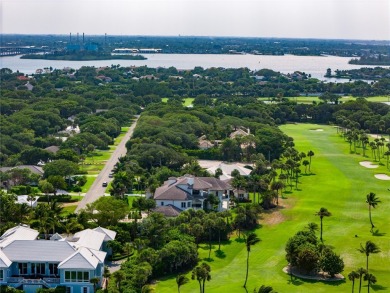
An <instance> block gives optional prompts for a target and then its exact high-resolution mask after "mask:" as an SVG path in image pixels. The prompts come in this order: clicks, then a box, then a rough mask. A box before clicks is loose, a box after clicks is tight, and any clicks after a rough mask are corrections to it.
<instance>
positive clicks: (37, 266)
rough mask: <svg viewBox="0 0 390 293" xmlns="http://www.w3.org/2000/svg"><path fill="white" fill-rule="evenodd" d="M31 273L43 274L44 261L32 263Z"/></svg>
mask: <svg viewBox="0 0 390 293" xmlns="http://www.w3.org/2000/svg"><path fill="white" fill-rule="evenodd" d="M31 273H32V274H33V275H45V274H46V272H45V264H44V263H32V264H31Z"/></svg>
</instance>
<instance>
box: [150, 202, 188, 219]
mask: <svg viewBox="0 0 390 293" xmlns="http://www.w3.org/2000/svg"><path fill="white" fill-rule="evenodd" d="M153 212H156V213H160V214H163V215H164V216H166V217H177V216H178V215H180V213H181V212H182V210H181V209H179V208H177V207H175V206H173V205H170V204H168V205H166V206H158V207H156V208H155V209H153Z"/></svg>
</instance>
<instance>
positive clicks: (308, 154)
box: [307, 150, 314, 173]
mask: <svg viewBox="0 0 390 293" xmlns="http://www.w3.org/2000/svg"><path fill="white" fill-rule="evenodd" d="M307 156H308V157H309V172H310V173H311V170H310V168H311V157H312V156H314V152H313V151H312V150H310V151H308V153H307Z"/></svg>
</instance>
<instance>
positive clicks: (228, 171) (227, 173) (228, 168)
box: [206, 162, 252, 181]
mask: <svg viewBox="0 0 390 293" xmlns="http://www.w3.org/2000/svg"><path fill="white" fill-rule="evenodd" d="M245 166H246V165H244V164H242V163H225V162H220V163H219V164H215V165H213V166H211V167H209V168H207V169H206V170H207V172H209V173H210V174H212V175H214V174H215V172H216V170H217V169H221V171H222V175H221V176H220V177H219V179H221V180H222V181H226V180H229V179H231V178H232V176H231V175H232V172H233V171H234V170H237V171H238V172H239V173H240V175H241V176H249V175H250V174H251V172H252V170H251V169H249V168H247V167H245Z"/></svg>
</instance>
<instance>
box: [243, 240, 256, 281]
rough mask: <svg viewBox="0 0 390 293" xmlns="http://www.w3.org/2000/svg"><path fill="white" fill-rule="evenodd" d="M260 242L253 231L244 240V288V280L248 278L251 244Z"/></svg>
mask: <svg viewBox="0 0 390 293" xmlns="http://www.w3.org/2000/svg"><path fill="white" fill-rule="evenodd" d="M258 242H260V238H259V237H257V235H256V234H255V233H253V232H252V233H249V235H248V237H247V238H246V240H245V245H246V251H247V256H246V275H245V283H244V288H246V282H247V280H248V273H249V253H250V252H251V246H252V245H255V244H256V243H258Z"/></svg>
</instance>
